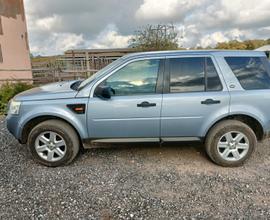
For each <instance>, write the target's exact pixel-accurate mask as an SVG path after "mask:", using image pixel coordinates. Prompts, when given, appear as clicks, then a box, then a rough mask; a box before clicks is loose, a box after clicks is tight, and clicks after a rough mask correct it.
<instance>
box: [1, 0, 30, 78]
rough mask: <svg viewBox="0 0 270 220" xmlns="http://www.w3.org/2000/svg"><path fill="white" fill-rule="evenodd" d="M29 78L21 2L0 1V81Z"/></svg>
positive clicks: (11, 0)
mask: <svg viewBox="0 0 270 220" xmlns="http://www.w3.org/2000/svg"><path fill="white" fill-rule="evenodd" d="M31 78H32V72H31V62H30V52H29V45H28V37H27V28H26V20H25V13H24V6H23V0H0V80H3V79H31Z"/></svg>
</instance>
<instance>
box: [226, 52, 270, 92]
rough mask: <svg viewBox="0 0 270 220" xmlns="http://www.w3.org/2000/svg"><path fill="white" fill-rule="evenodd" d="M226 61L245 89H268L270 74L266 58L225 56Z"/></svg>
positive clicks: (269, 86) (269, 87)
mask: <svg viewBox="0 0 270 220" xmlns="http://www.w3.org/2000/svg"><path fill="white" fill-rule="evenodd" d="M225 60H226V62H227V63H228V65H229V66H230V68H231V69H232V71H233V73H234V74H235V76H236V77H237V79H238V80H239V82H240V84H241V86H242V87H243V88H244V89H246V90H254V89H270V76H269V71H268V68H267V66H266V65H265V64H266V62H264V61H265V60H266V58H263V57H225Z"/></svg>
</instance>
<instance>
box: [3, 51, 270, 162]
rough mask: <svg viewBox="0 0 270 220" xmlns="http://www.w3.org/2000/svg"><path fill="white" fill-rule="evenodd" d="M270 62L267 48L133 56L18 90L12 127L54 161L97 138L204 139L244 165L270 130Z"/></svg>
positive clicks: (217, 153)
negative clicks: (78, 76)
mask: <svg viewBox="0 0 270 220" xmlns="http://www.w3.org/2000/svg"><path fill="white" fill-rule="evenodd" d="M269 110H270V66H269V61H268V60H267V58H266V56H265V54H264V53H262V52H255V51H169V52H168V51H167V52H150V53H137V54H131V55H128V56H125V57H122V58H120V59H118V60H117V61H115V62H113V63H112V64H110V65H108V66H107V67H105V68H104V69H102V70H100V71H99V72H98V73H96V74H95V75H93V76H92V77H90V78H89V79H87V80H85V81H71V82H59V83H54V84H49V85H45V86H42V87H39V88H34V89H31V90H29V91H26V92H23V93H21V94H19V95H17V96H16V97H15V98H14V99H13V100H12V101H11V102H10V104H9V113H8V116H7V127H8V129H9V131H10V132H11V133H12V134H13V135H14V136H15V137H16V138H17V139H18V140H19V141H20V143H22V144H27V145H28V147H29V149H30V152H31V153H32V155H33V158H34V159H35V160H36V161H38V162H39V163H41V164H44V165H47V166H59V165H64V164H68V163H70V162H71V161H72V160H73V159H74V158H75V157H76V155H77V154H78V151H79V148H80V147H83V148H91V147H93V146H96V144H94V143H105V142H106V143H108V142H109V143H120V142H121V143H123V142H170V141H203V142H204V143H205V148H206V152H207V154H208V155H209V157H210V159H211V160H212V161H214V162H215V163H217V164H219V165H222V166H239V165H241V164H243V162H244V161H245V160H246V159H247V158H249V157H250V155H251V154H252V152H253V150H254V148H255V146H256V144H257V141H261V140H263V139H264V138H265V137H266V136H268V133H269V131H270V113H269Z"/></svg>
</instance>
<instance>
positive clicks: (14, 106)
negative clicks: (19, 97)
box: [8, 100, 21, 115]
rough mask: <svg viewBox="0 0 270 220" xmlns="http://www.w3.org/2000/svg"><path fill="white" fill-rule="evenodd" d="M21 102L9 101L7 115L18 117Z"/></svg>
mask: <svg viewBox="0 0 270 220" xmlns="http://www.w3.org/2000/svg"><path fill="white" fill-rule="evenodd" d="M20 106H21V102H18V101H14V100H11V102H10V104H9V111H8V113H9V114H12V115H18V114H19V111H20Z"/></svg>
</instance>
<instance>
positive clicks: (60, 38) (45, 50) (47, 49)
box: [31, 33, 85, 55]
mask: <svg viewBox="0 0 270 220" xmlns="http://www.w3.org/2000/svg"><path fill="white" fill-rule="evenodd" d="M84 42H85V40H84V39H83V36H82V34H80V35H76V34H74V33H52V34H51V35H49V36H47V38H46V39H45V40H44V42H43V44H40V43H39V42H37V43H33V46H32V48H31V52H32V53H34V54H38V55H48V54H59V51H66V50H69V49H73V48H77V47H82V46H83V45H84Z"/></svg>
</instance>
